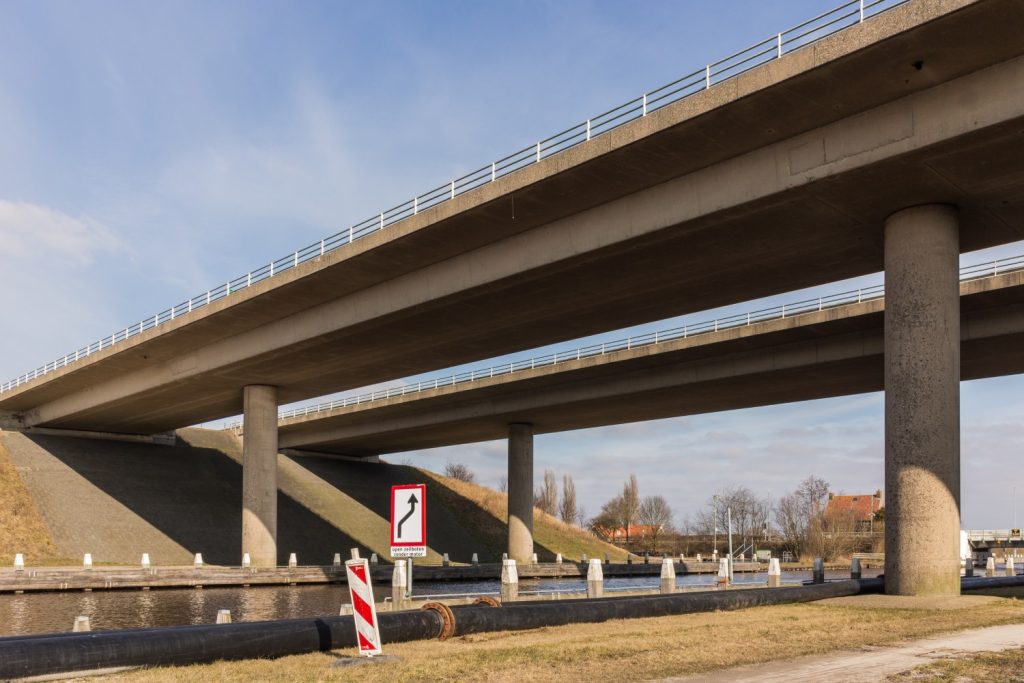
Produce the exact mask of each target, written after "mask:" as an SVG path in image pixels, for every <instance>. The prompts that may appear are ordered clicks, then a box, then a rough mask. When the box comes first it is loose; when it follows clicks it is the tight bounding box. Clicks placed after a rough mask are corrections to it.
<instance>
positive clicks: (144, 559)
mask: <svg viewBox="0 0 1024 683" xmlns="http://www.w3.org/2000/svg"><path fill="white" fill-rule="evenodd" d="M139 564H140V565H141V566H142V568H143V569H149V553H142V560H141V561H140V562H139Z"/></svg>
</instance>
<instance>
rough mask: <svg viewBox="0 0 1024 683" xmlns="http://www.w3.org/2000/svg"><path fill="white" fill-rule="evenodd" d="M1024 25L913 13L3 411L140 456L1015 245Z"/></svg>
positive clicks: (967, 12)
mask: <svg viewBox="0 0 1024 683" xmlns="http://www.w3.org/2000/svg"><path fill="white" fill-rule="evenodd" d="M1022 23H1024V6H1022V5H1021V3H1019V2H1016V1H1015V0H977V1H972V0H929V1H928V2H924V1H923V0H915V1H913V2H910V3H907V4H906V5H902V6H900V7H897V8H895V9H892V10H890V11H888V12H886V13H885V14H883V15H879V16H878V17H875V18H873V19H871V20H868V21H865V22H864V23H862V24H858V25H856V26H853V27H851V28H848V29H845V30H843V31H842V32H840V33H837V34H835V35H832V36H830V37H827V38H824V39H822V40H820V41H818V42H815V43H814V44H812V45H810V46H808V47H806V48H802V49H799V50H796V51H793V52H791V53H788V54H785V55H783V56H782V57H781V58H779V59H777V60H775V61H773V62H770V63H768V64H765V65H763V66H759V67H757V68H754V69H752V70H750V71H747V72H744V73H742V74H741V75H738V76H736V77H735V78H732V79H730V80H728V81H725V82H722V83H719V84H716V85H713V86H712V87H710V88H709V89H707V90H706V91H703V92H701V93H698V94H696V95H693V96H691V97H688V98H687V99H685V100H681V101H679V102H676V103H674V104H672V105H670V106H667V107H665V108H663V109H660V110H658V111H655V112H652V113H651V114H650V115H648V116H645V117H643V118H640V119H637V120H635V121H633V122H631V123H628V124H625V125H623V126H621V127H619V128H617V129H615V130H613V131H612V132H609V133H607V134H605V135H602V136H600V137H597V138H594V139H593V140H591V141H589V142H587V143H585V144H581V145H578V146H576V147H573V148H571V149H569V150H567V151H565V152H561V153H559V154H556V155H553V156H551V157H549V158H547V159H543V160H542V161H540V162H539V163H537V164H534V165H532V166H530V167H528V168H525V169H522V170H520V171H517V172H515V173H512V174H510V175H508V176H505V177H504V178H499V179H497V180H496V181H495V182H493V183H489V184H487V185H485V186H483V187H480V188H478V189H475V190H472V191H470V192H467V193H466V194H463V195H460V196H457V197H455V198H454V199H452V200H450V201H447V202H445V203H444V204H441V205H439V206H436V207H433V208H431V209H428V210H425V211H423V212H421V213H419V214H418V215H415V216H412V217H410V218H408V219H406V220H403V221H401V222H399V223H396V224H395V225H394V226H392V227H390V228H389V229H387V230H382V231H380V233H379V234H376V235H374V236H372V237H367V238H366V239H363V240H360V241H358V242H354V243H353V244H351V245H350V246H349V247H346V248H345V249H340V250H338V251H335V252H332V253H329V254H326V255H324V256H323V257H318V258H316V259H314V260H312V261H308V262H306V263H303V264H299V265H298V266H297V267H294V268H292V269H290V270H288V271H287V272H286V273H283V274H281V275H279V276H277V277H274V278H272V279H268V280H264V281H262V282H258V283H254V284H253V285H252V286H251V287H246V288H244V289H241V290H240V291H236V292H232V293H231V294H230V296H226V297H224V298H222V299H220V300H218V301H215V302H212V303H211V304H210V305H207V306H203V307H201V308H199V309H198V310H194V311H192V312H190V313H185V314H183V315H181V316H179V317H177V318H176V319H174V320H172V321H169V322H166V323H164V324H162V325H160V326H159V327H156V328H153V329H150V330H147V331H145V332H143V333H142V334H139V335H137V336H134V337H132V338H130V339H128V340H126V341H124V342H119V343H117V344H115V345H114V346H112V347H110V348H106V349H103V350H102V351H99V352H97V353H93V354H91V355H89V356H88V357H86V358H84V359H81V360H78V361H76V362H73V363H71V364H70V365H68V366H67V367H62V368H60V369H58V370H55V371H53V372H50V373H48V374H45V375H43V376H41V377H38V378H37V379H33V380H31V381H28V382H27V383H24V384H21V385H20V386H17V387H15V388H13V389H11V390H9V391H5V392H3V393H2V394H0V411H6V412H7V413H11V414H13V415H12V416H9V417H10V418H11V419H14V420H17V421H19V422H20V423H21V424H23V425H26V426H32V425H44V426H50V427H60V428H67V429H88V430H99V431H114V432H122V433H155V432H159V431H164V430H168V429H172V428H175V427H180V426H183V425H187V424H197V423H201V422H205V421H209V420H212V419H216V418H221V417H226V416H230V415H236V414H238V413H239V412H241V410H242V388H243V387H244V386H247V385H266V386H273V387H276V400H277V401H278V402H279V403H288V402H292V401H296V400H300V399H305V398H310V397H313V396H319V395H324V394H327V393H331V392H335V391H340V390H343V389H346V388H353V387H358V386H366V385H368V384H373V383H376V382H379V381H383V380H388V379H393V378H396V377H402V376H409V375H412V374H416V373H418V372H424V371H429V370H433V369H438V368H442V367H450V366H453V365H458V364H461V363H465V362H470V361H474V360H479V359H483V358H487V357H493V356H495V355H498V354H502V353H505V352H512V351H516V350H521V349H524V348H532V347H537V346H541V345H544V344H548V343H552V342H557V341H561V340H566V339H573V338H579V337H581V336H585V335H587V334H590V333H595V332H600V331H604V330H607V329H616V328H622V327H625V326H628V325H631V324H636V323H641V322H647V321H650V320H657V319H664V318H667V317H670V316H673V315H679V314H683V313H687V312H692V311H698V310H706V309H709V308H713V307H717V306H721V305H725V304H730V303H735V302H739V301H743V300H749V299H752V298H757V297H761V296H766V295H770V294H774V293H779V292H784V291H789V290H793V289H798V288H802V287H805V286H810V285H815V284H820V283H822V282H826V281H832V280H836V279H841V278H845V277H851V276H856V275H861V274H865V273H869V272H876V271H878V270H879V269H880V268H881V267H882V265H883V264H882V255H883V245H882V235H883V223H884V221H885V219H886V217H887V216H889V215H890V214H892V213H894V212H896V211H899V210H900V209H903V208H905V207H907V206H912V205H915V204H921V203H944V204H952V205H956V206H957V207H958V210H959V222H960V230H959V246H960V248H961V249H962V250H964V251H968V250H972V249H977V248H981V247H985V246H989V245H994V244H999V243H1005V242H1009V241H1013V240H1019V239H1021V238H1022V237H1024V211H1021V205H1022V203H1024V174H1022V173H1021V172H1020V166H1019V160H1020V158H1021V157H1022V156H1024V136H1022V134H1021V130H1022V122H1024V58H1022V57H1021V54H1022V53H1024V44H1022V42H1021V41H1020V36H1019V26H1020V25H1021V24H1022Z"/></svg>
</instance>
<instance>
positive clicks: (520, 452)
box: [508, 423, 533, 564]
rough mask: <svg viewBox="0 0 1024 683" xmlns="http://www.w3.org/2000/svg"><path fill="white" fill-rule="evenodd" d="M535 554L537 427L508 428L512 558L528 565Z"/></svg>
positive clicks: (509, 530)
mask: <svg viewBox="0 0 1024 683" xmlns="http://www.w3.org/2000/svg"><path fill="white" fill-rule="evenodd" d="M532 555H533V425H531V424H524V423H515V424H510V425H509V426H508V556H509V557H510V558H511V559H513V560H515V561H516V562H518V563H520V564H528V563H529V562H530V558H531V556H532Z"/></svg>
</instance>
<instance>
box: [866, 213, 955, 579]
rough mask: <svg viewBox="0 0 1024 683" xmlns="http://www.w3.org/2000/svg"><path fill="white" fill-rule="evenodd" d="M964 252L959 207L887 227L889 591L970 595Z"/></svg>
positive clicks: (897, 218) (898, 218)
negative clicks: (963, 407)
mask: <svg viewBox="0 0 1024 683" xmlns="http://www.w3.org/2000/svg"><path fill="white" fill-rule="evenodd" d="M959 253H960V244H959V230H958V226H957V212H956V209H955V208H953V207H950V206H942V205H930V206H917V207H914V208H910V209H906V210H904V211H900V212H899V213H896V214H894V215H893V216H891V217H890V218H889V220H888V221H887V222H886V226H885V286H886V311H885V497H886V514H885V517H886V524H885V590H886V592H887V593H890V594H893V595H959V593H960V560H959V549H960V297H959V292H958V288H959V282H958V256H959Z"/></svg>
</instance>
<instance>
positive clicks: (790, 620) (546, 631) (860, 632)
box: [109, 599, 1024, 683]
mask: <svg viewBox="0 0 1024 683" xmlns="http://www.w3.org/2000/svg"><path fill="white" fill-rule="evenodd" d="M1014 622H1024V603H1021V602H1020V601H1017V600H1010V599H1004V600H1000V601H998V602H997V603H996V604H994V605H992V606H991V607H990V608H988V609H985V610H945V611H940V610H896V609H854V608H847V607H837V606H824V605H815V604H806V605H781V606H776V607H763V608H757V609H750V610H740V611H735V612H715V613H710V614H691V615H684V616H675V617H659V618H652V619H635V620H629V621H612V622H606V623H603V624H577V625H573V626H560V627H553V628H542V629H537V630H532V631H522V632H514V633H489V634H480V635H474V636H468V637H464V638H455V639H452V640H448V641H445V642H437V641H424V642H415V643H398V644H393V645H388V646H386V647H385V652H386V654H388V655H393V656H397V657H398V658H399V659H398V660H397V661H393V662H382V663H379V664H372V665H363V666H358V667H333V666H332V664H333V663H334V662H336V661H338V658H339V657H347V656H351V655H353V654H354V652H353V651H339V652H337V653H334V654H325V653H317V654H310V655H298V656H294V657H285V658H282V659H278V660H273V661H245V662H221V663H217V664H211V665H203V666H190V667H183V668H159V669H148V670H139V671H134V672H126V673H123V674H119V675H115V676H113V677H111V678H110V679H109V680H111V681H118V682H124V683H152V682H155V681H161V682H163V681H182V682H187V683H192V682H193V681H197V680H217V681H220V682H223V683H229V682H232V681H253V680H261V681H349V680H352V681H355V680H359V681H365V682H367V683H374V682H385V681H387V682H388V683H391V682H394V681H487V682H488V683H505V682H507V683H512V682H516V683H518V682H520V681H544V682H545V683H547V682H549V681H552V680H559V681H607V680H646V679H657V678H661V677H665V676H672V675H683V674H694V673H700V672H704V671H710V670H715V669H721V668H726V667H731V666H738V665H743V664H757V663H761V662H767V661H772V660H782V659H790V658H793V657H799V656H803V655H813V654H822V653H825V652H830V651H834V650H841V649H849V648H855V647H862V646H866V645H891V644H893V643H895V642H898V641H900V640H905V639H913V638H920V637H924V636H929V635H933V634H936V633H942V632H950V631H958V630H962V629H969V628H973V627H977V626H988V625H996V624H1002V623H1014ZM940 680H944V679H940ZM989 680H1008V679H1005V678H1003V679H989Z"/></svg>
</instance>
